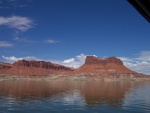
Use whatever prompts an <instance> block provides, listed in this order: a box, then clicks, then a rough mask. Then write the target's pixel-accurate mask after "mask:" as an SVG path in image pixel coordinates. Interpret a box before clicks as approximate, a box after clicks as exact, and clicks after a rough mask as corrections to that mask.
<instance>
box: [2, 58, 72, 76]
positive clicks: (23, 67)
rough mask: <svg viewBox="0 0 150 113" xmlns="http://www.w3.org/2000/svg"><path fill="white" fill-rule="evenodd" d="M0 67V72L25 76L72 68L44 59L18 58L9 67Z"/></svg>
mask: <svg viewBox="0 0 150 113" xmlns="http://www.w3.org/2000/svg"><path fill="white" fill-rule="evenodd" d="M0 66H1V65H0ZM1 67H2V69H1V70H0V74H9V75H25V76H28V75H30V76H39V75H40V76H41V75H42V76H45V75H57V74H64V73H67V72H70V71H73V69H72V68H69V67H65V66H62V65H58V64H54V63H51V62H45V61H26V60H20V61H17V62H15V63H13V64H12V66H11V67H8V66H4V65H2V66H1Z"/></svg>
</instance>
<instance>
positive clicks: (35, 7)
mask: <svg viewBox="0 0 150 113" xmlns="http://www.w3.org/2000/svg"><path fill="white" fill-rule="evenodd" d="M149 36H150V23H149V22H148V21H147V20H145V19H144V18H143V17H142V16H141V15H140V14H139V13H138V12H137V10H135V9H134V8H133V7H132V6H131V4H129V3H128V1H127V0H0V62H8V63H13V62H15V61H18V60H21V59H26V60H44V61H50V62H53V63H59V64H62V65H65V66H70V67H75V68H78V67H79V66H81V65H82V64H83V63H84V61H85V58H86V56H87V55H96V56H98V57H100V58H106V57H111V56H115V57H117V58H120V59H121V60H122V61H123V63H124V65H125V66H127V67H128V68H130V69H132V70H135V71H137V72H142V73H146V74H150V44H149V42H150V38H149Z"/></svg>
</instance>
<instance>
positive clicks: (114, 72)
mask: <svg viewBox="0 0 150 113" xmlns="http://www.w3.org/2000/svg"><path fill="white" fill-rule="evenodd" d="M74 74H78V75H90V76H94V77H119V78H120V77H145V75H143V74H140V73H137V72H135V71H132V70H130V69H128V68H127V67H125V66H124V64H123V62H122V61H121V60H120V59H118V58H116V57H109V58H106V59H101V58H98V57H95V56H87V57H86V60H85V63H84V64H83V65H82V66H81V67H80V68H78V69H77V70H75V72H74Z"/></svg>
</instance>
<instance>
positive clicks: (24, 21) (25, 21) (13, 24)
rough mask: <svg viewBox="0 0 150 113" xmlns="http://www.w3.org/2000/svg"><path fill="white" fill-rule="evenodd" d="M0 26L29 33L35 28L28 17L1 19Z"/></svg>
mask: <svg viewBox="0 0 150 113" xmlns="http://www.w3.org/2000/svg"><path fill="white" fill-rule="evenodd" d="M0 25H3V26H7V27H9V28H14V29H17V30H20V31H27V30H28V29H30V28H32V27H33V21H32V20H31V19H29V18H27V17H21V16H11V17H0Z"/></svg>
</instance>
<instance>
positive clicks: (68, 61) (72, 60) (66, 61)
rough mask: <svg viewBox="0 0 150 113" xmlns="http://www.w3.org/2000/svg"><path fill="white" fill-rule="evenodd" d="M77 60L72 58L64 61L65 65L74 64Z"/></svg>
mask: <svg viewBox="0 0 150 113" xmlns="http://www.w3.org/2000/svg"><path fill="white" fill-rule="evenodd" d="M74 61H75V59H74V58H70V59H67V60H64V61H63V63H66V64H67V63H70V62H74Z"/></svg>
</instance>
